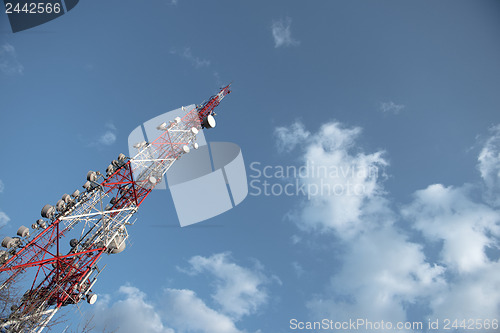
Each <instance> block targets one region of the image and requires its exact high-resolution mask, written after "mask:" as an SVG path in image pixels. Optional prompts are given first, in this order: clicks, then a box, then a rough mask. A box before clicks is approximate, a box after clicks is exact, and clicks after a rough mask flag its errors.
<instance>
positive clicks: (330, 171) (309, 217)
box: [276, 123, 391, 238]
mask: <svg viewBox="0 0 500 333" xmlns="http://www.w3.org/2000/svg"><path fill="white" fill-rule="evenodd" d="M276 132H277V133H279V134H278V142H281V141H286V140H290V141H291V142H292V146H295V145H296V144H297V143H298V142H301V143H302V148H303V149H304V153H303V155H302V162H303V165H304V166H306V167H307V168H309V170H310V174H308V175H306V176H304V177H302V178H301V182H302V183H303V184H305V185H306V187H305V188H306V189H307V190H306V192H308V193H307V194H308V196H309V197H310V200H308V201H305V202H303V205H302V206H301V207H300V209H299V210H298V211H297V212H295V214H291V216H292V218H293V219H294V220H295V221H296V222H297V224H298V225H299V227H301V228H302V229H305V230H309V231H314V230H319V231H335V232H337V234H338V235H339V236H341V237H347V238H349V237H353V236H355V235H356V234H357V233H358V232H360V231H362V230H363V229H365V228H367V227H368V225H369V224H372V221H370V220H369V219H368V218H367V216H370V215H380V214H384V216H385V217H386V218H387V222H390V215H391V214H390V211H389V210H388V209H387V208H386V206H387V201H386V199H385V198H384V197H383V188H382V185H381V183H380V181H381V178H380V176H383V175H384V173H383V169H384V168H385V167H386V166H387V165H388V162H387V161H386V160H385V159H384V157H383V154H384V152H383V151H377V152H375V153H371V154H365V153H363V152H362V151H359V150H358V149H356V147H355V143H356V140H357V139H358V137H359V136H360V134H361V129H360V128H359V127H354V128H345V127H343V126H342V125H341V124H340V123H328V124H325V125H323V126H322V127H321V129H320V130H319V132H318V133H316V134H314V135H310V134H309V132H307V131H305V130H304V128H303V126H302V125H301V124H297V123H296V124H294V125H292V126H291V128H290V129H289V130H288V129H286V128H284V127H282V128H278V129H277V130H276ZM294 140H295V141H294Z"/></svg>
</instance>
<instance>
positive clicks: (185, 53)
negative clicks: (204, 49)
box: [170, 47, 210, 68]
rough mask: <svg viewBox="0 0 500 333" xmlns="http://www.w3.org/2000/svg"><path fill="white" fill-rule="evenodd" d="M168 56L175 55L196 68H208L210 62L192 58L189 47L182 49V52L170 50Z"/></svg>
mask: <svg viewBox="0 0 500 333" xmlns="http://www.w3.org/2000/svg"><path fill="white" fill-rule="evenodd" d="M170 54H177V55H179V56H181V57H182V58H184V59H186V60H188V61H189V62H191V64H192V65H193V66H194V67H196V68H201V67H208V66H210V61H208V60H206V59H202V58H199V57H196V56H194V55H193V53H192V52H191V48H189V47H186V48H184V50H182V51H179V50H176V49H172V50H170Z"/></svg>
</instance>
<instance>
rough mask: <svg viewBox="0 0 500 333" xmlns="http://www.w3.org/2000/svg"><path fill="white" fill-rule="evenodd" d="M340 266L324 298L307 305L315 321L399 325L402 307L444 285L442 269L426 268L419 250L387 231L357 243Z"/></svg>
mask: <svg viewBox="0 0 500 333" xmlns="http://www.w3.org/2000/svg"><path fill="white" fill-rule="evenodd" d="M343 261H344V263H343V266H342V269H341V270H340V272H339V273H338V274H336V275H334V276H333V277H332V278H331V282H330V284H329V285H328V288H327V290H328V291H327V293H326V295H321V296H316V297H314V298H313V299H312V300H311V301H310V302H308V304H307V306H308V308H309V310H310V311H311V313H313V314H315V315H316V316H318V317H320V318H323V317H325V318H331V319H336V320H348V319H349V318H358V317H362V318H367V319H368V320H370V321H380V320H381V319H383V320H385V321H392V322H394V323H395V322H397V321H405V320H406V318H407V313H406V307H407V305H408V304H412V303H415V302H417V301H419V300H422V299H428V298H429V297H430V296H432V295H433V294H434V293H435V292H436V291H437V290H439V288H440V287H442V286H443V285H445V283H444V281H443V278H442V272H443V268H442V267H440V266H433V265H430V264H428V263H427V262H426V261H425V256H424V255H423V253H422V249H421V247H420V246H419V245H417V244H414V243H411V242H409V241H408V240H407V239H406V238H405V237H404V236H402V235H401V234H400V233H398V232H397V231H396V230H395V229H394V228H392V227H384V228H381V229H379V230H377V231H373V232H371V233H369V234H364V235H362V236H360V237H359V238H357V239H356V240H355V242H354V244H350V245H348V246H347V253H346V254H345V255H344V258H343ZM325 296H326V297H325Z"/></svg>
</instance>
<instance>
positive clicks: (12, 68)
mask: <svg viewBox="0 0 500 333" xmlns="http://www.w3.org/2000/svg"><path fill="white" fill-rule="evenodd" d="M0 71H2V73H4V74H7V75H15V74H23V73H24V66H23V65H21V63H20V62H19V61H18V60H17V54H16V49H15V48H14V46H12V45H11V44H9V43H4V44H3V45H2V46H1V47H0Z"/></svg>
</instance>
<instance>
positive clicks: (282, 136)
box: [274, 122, 311, 152]
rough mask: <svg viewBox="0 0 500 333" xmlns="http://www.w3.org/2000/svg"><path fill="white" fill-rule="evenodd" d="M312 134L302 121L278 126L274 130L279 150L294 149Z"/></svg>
mask: <svg viewBox="0 0 500 333" xmlns="http://www.w3.org/2000/svg"><path fill="white" fill-rule="evenodd" d="M310 134H311V133H309V132H308V131H306V130H305V128H304V125H303V124H302V123H300V122H295V123H293V124H292V125H291V126H289V127H277V128H276V129H275V130H274V135H275V136H276V145H277V147H278V151H280V152H290V151H292V150H293V149H294V148H295V147H296V146H297V145H298V144H299V143H303V142H304V141H305V140H306V139H307V138H308V137H309V135H310Z"/></svg>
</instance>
